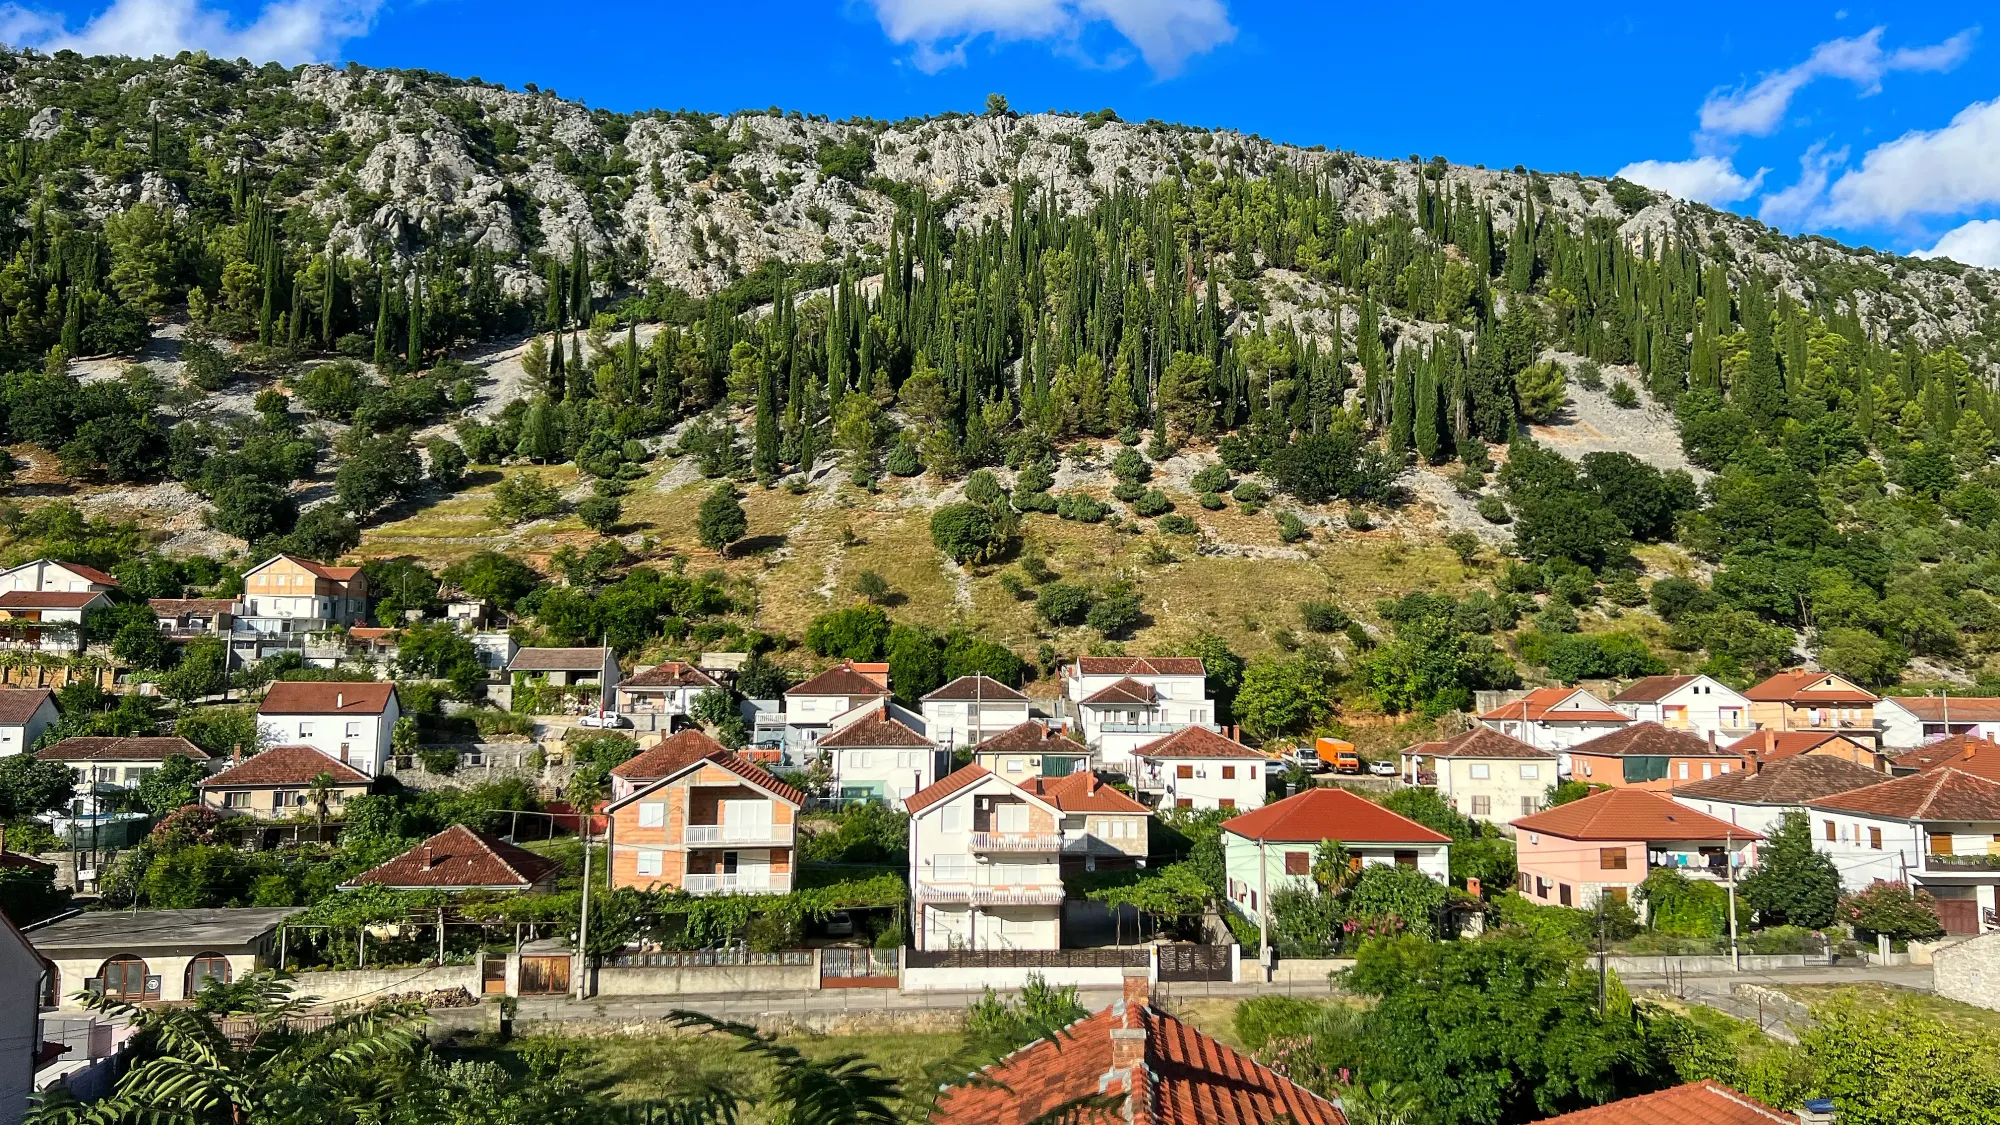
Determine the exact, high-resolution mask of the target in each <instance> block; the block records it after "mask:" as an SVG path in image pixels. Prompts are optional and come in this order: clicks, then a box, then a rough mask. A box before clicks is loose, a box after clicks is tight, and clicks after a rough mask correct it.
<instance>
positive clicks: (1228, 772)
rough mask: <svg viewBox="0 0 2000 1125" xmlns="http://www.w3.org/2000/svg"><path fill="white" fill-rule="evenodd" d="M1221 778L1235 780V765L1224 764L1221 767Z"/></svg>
mask: <svg viewBox="0 0 2000 1125" xmlns="http://www.w3.org/2000/svg"><path fill="white" fill-rule="evenodd" d="M1222 780H1224V781H1235V780H1236V767H1235V766H1224V767H1222Z"/></svg>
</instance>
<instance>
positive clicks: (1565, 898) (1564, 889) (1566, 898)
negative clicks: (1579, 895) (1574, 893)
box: [1560, 883, 1570, 906]
mask: <svg viewBox="0 0 2000 1125" xmlns="http://www.w3.org/2000/svg"><path fill="white" fill-rule="evenodd" d="M1560 897H1561V899H1562V904H1563V905H1564V906H1568V905H1569V904H1570V901H1569V884H1568V883H1564V884H1563V885H1562V892H1561V896H1560Z"/></svg>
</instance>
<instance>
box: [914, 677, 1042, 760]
mask: <svg viewBox="0 0 2000 1125" xmlns="http://www.w3.org/2000/svg"><path fill="white" fill-rule="evenodd" d="M920 704H921V706H922V709H923V712H924V730H925V731H926V733H928V734H929V735H930V736H931V739H932V740H933V741H935V742H936V743H937V744H938V745H939V746H941V747H943V748H945V749H946V750H956V749H958V748H959V747H961V746H976V745H978V744H979V743H981V742H984V741H986V740H987V739H989V738H992V737H993V736H994V735H997V734H1000V733H1002V732H1004V731H1009V730H1012V729H1014V728H1015V727H1017V726H1020V725H1021V724H1022V723H1025V722H1027V721H1028V697H1027V696H1025V695H1022V694H1021V693H1020V692H1018V691H1015V690H1014V689H1013V688H1010V687H1008V686H1007V685H1006V684H1003V683H1001V682H1000V681H999V680H996V679H994V678H993V677H991V676H988V675H985V674H983V673H981V674H975V675H971V676H960V677H959V678H957V679H955V680H953V681H952V682H950V683H948V684H946V685H944V686H943V687H941V688H939V689H937V690H936V691H934V692H931V693H930V694H929V695H926V696H924V697H923V699H922V700H921V701H920Z"/></svg>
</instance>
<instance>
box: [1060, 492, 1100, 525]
mask: <svg viewBox="0 0 2000 1125" xmlns="http://www.w3.org/2000/svg"><path fill="white" fill-rule="evenodd" d="M1110 511H1111V509H1109V508H1107V507H1105V506H1104V504H1103V502H1102V501H1100V500H1098V499H1097V497H1095V496H1092V495H1091V494H1089V493H1088V492H1065V493H1063V494H1062V497H1061V498H1060V499H1058V500H1057V501H1056V515H1058V516H1060V517H1062V518H1063V519H1066V520H1075V521H1077V522H1078V523H1097V522H1099V521H1101V520H1103V519H1104V517H1105V516H1106V515H1107V514H1109V513H1110Z"/></svg>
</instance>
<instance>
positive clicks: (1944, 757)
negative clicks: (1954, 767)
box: [1890, 731, 2000, 770]
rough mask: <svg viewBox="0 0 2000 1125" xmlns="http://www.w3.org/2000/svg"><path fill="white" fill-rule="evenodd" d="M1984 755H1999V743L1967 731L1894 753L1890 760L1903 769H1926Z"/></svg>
mask: <svg viewBox="0 0 2000 1125" xmlns="http://www.w3.org/2000/svg"><path fill="white" fill-rule="evenodd" d="M1986 755H2000V743H1996V742H1994V741H1993V740H1992V739H1988V738H1981V737H1979V736H1978V735H1976V734H1973V733H1972V732H1970V731H1967V732H1966V733H1964V734H1954V735H1952V736H1951V737H1949V738H1940V739H1938V740H1937V741H1936V742H1926V743H1924V744H1923V745H1922V746H1919V747H1917V748H1916V749H1915V750H1910V751H1906V752H1904V753H1901V754H1898V755H1896V756H1895V757H1894V758H1892V759H1890V761H1891V762H1893V763H1894V764H1895V765H1898V766H1901V767H1902V768H1904V769H1909V770H1927V769H1930V768H1932V767H1933V766H1942V765H1949V764H1950V763H1953V762H1958V761H1963V760H1965V759H1966V758H1968V757H1982V756H1986Z"/></svg>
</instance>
